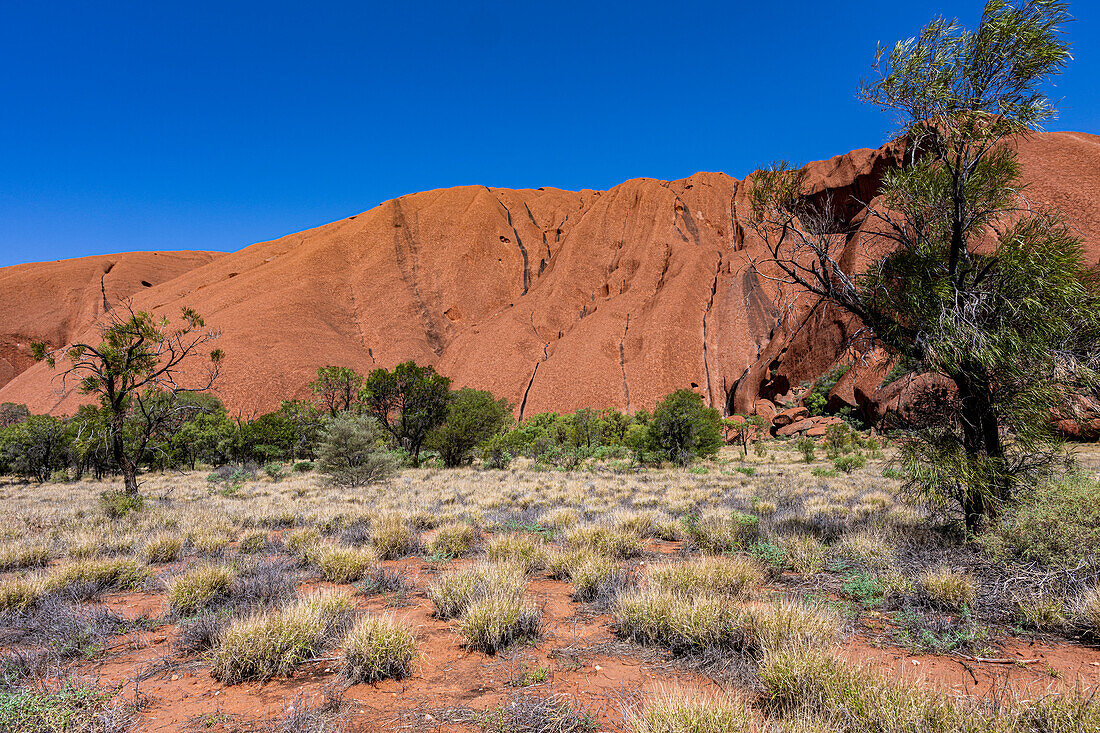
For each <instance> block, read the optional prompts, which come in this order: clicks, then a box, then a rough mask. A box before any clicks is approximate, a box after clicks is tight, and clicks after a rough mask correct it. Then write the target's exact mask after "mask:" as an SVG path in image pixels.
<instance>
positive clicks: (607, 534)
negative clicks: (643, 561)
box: [566, 526, 645, 560]
mask: <svg viewBox="0 0 1100 733" xmlns="http://www.w3.org/2000/svg"><path fill="white" fill-rule="evenodd" d="M566 540H567V541H568V542H569V544H570V545H572V546H573V547H576V548H580V549H586V550H591V551H592V552H595V553H597V554H599V555H603V556H604V557H610V558H614V559H615V560H629V559H631V558H633V557H638V556H639V555H641V554H642V552H643V551H644V550H645V548H644V547H643V546H642V538H641V537H639V536H638V535H636V534H634V533H633V532H628V531H625V530H621V529H611V528H610V527H599V526H596V527H577V528H576V529H573V530H572V531H570V532H569V534H568V535H566Z"/></svg>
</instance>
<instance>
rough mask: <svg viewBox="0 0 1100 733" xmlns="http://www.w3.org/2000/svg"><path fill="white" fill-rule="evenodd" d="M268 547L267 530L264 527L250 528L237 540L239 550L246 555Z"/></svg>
mask: <svg viewBox="0 0 1100 733" xmlns="http://www.w3.org/2000/svg"><path fill="white" fill-rule="evenodd" d="M266 547H267V531H266V530H263V529H253V530H249V531H248V532H245V533H244V534H243V535H241V538H240V539H239V540H238V541H237V552H240V553H242V554H245V555H254V554H256V553H258V552H263V551H264V549H265V548H266Z"/></svg>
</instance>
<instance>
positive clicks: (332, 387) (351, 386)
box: [309, 366, 363, 417]
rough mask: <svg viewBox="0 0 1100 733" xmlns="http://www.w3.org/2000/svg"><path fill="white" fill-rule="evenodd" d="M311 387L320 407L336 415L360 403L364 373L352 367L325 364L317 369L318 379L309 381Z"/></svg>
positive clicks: (330, 414)
mask: <svg viewBox="0 0 1100 733" xmlns="http://www.w3.org/2000/svg"><path fill="white" fill-rule="evenodd" d="M309 389H310V391H311V392H313V397H314V399H315V400H316V401H317V403H318V405H319V407H320V409H321V410H322V411H325V412H327V413H328V414H329V416H330V417H336V414H337V413H339V412H347V411H349V410H351V409H352V408H354V407H356V406H357V405H358V403H359V393H360V391H361V390H362V389H363V375H362V374H360V373H359V372H357V371H355V370H354V369H352V368H350V367H338V366H323V367H319V368H318V369H317V379H315V380H313V381H312V382H310V383H309Z"/></svg>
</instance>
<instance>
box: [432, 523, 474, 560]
mask: <svg viewBox="0 0 1100 733" xmlns="http://www.w3.org/2000/svg"><path fill="white" fill-rule="evenodd" d="M476 540H477V528H476V527H474V525H472V524H470V523H469V522H447V523H446V524H442V525H440V526H439V528H438V529H436V531H435V536H434V537H432V539H431V541H430V542H428V546H427V550H428V554H429V555H431V556H432V557H433V558H438V559H450V558H454V557H462V556H463V555H465V554H466V553H468V552H469V551H470V549H471V548H472V547H473V545H474V542H475V541H476Z"/></svg>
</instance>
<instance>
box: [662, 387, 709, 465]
mask: <svg viewBox="0 0 1100 733" xmlns="http://www.w3.org/2000/svg"><path fill="white" fill-rule="evenodd" d="M721 425H722V422H721V417H720V416H719V414H718V410H715V409H714V408H711V407H707V406H706V405H705V404H704V403H703V398H702V397H701V396H700V395H698V394H696V393H695V392H692V391H691V390H689V389H681V390H677V391H675V392H673V393H672V394H670V395H669V396H668V397H665V398H664V399H663V400H661V401H660V402H659V403H658V404H657V407H656V408H655V409H654V410H653V416H652V417H651V418H650V419H649V426H648V431H649V440H650V443H651V444H652V446H653V449H654V450H655V451H656V452H657V453H659V454H660V455H661V456H662V457H663V458H664V459H665V460H668V461H672V462H673V463H679V464H681V465H687V464H688V463H691V461H692V460H694V459H695V458H697V457H699V458H705V457H707V456H713V455H716V454H717V453H718V449H719V448H720V447H721V445H722V427H721Z"/></svg>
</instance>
